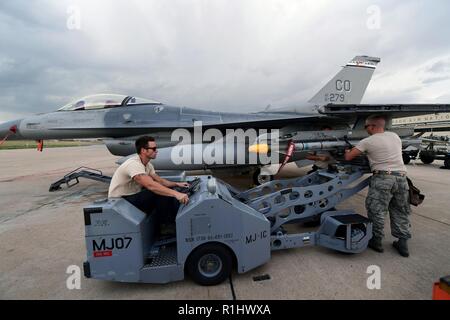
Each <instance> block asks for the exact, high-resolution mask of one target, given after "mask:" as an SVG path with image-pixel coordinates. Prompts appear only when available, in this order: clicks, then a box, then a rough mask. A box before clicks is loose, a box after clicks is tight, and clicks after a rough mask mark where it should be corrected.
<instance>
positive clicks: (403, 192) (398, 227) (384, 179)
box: [366, 174, 411, 239]
mask: <svg viewBox="0 0 450 320" xmlns="http://www.w3.org/2000/svg"><path fill="white" fill-rule="evenodd" d="M366 210H367V216H368V218H369V219H370V220H371V221H372V223H373V237H374V238H379V239H383V238H384V231H383V230H384V218H385V216H386V215H387V213H388V212H389V217H390V220H391V233H392V235H393V236H394V237H396V238H403V239H410V238H411V231H410V230H411V224H410V222H409V216H410V214H411V207H410V204H409V186H408V182H407V180H406V177H399V176H394V175H383V174H377V175H373V176H372V178H371V180H370V185H369V193H368V194H367V198H366Z"/></svg>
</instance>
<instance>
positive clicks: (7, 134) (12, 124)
mask: <svg viewBox="0 0 450 320" xmlns="http://www.w3.org/2000/svg"><path fill="white" fill-rule="evenodd" d="M20 121H22V120H21V119H20V120H13V121H8V122H4V123H2V124H0V141H3V139H5V138H6V139H11V140H12V139H14V140H18V139H20V138H22V137H21V135H20V133H19V125H20Z"/></svg>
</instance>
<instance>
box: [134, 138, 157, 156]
mask: <svg viewBox="0 0 450 320" xmlns="http://www.w3.org/2000/svg"><path fill="white" fill-rule="evenodd" d="M149 141H155V138H153V137H149V136H143V137H140V138H138V139H137V140H136V142H135V143H134V145H135V146H136V152H137V154H140V153H141V149H142V148H146V147H147V146H148V142H149Z"/></svg>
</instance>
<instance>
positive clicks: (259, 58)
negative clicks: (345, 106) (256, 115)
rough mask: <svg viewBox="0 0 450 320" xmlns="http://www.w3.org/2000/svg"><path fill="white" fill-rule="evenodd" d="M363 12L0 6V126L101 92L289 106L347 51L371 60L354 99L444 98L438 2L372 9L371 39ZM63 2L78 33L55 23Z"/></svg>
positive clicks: (272, 4)
mask: <svg viewBox="0 0 450 320" xmlns="http://www.w3.org/2000/svg"><path fill="white" fill-rule="evenodd" d="M373 4H374V3H373V1H370V0H367V1H356V0H354V1H346V2H345V3H337V2H335V1H331V0H320V1H296V0H291V1H289V0H283V1H281V0H280V1H278V0H267V1H260V0H249V1H237V0H227V1H225V0H211V1H209V0H208V1H204V0H192V1H181V0H173V1H163V0H154V1H140V0H134V1H123V0H117V1H104V0H97V1H87V0H79V1H76V0H70V1H69V0H64V1H44V0H42V1H25V0H22V1H2V2H1V3H0V41H1V43H2V50H1V51H0V97H2V98H1V99H0V122H1V121H2V120H7V119H6V118H9V117H13V116H14V115H15V114H17V115H20V114H27V113H36V112H48V111H52V110H56V109H57V108H58V107H60V106H62V105H64V104H65V103H67V102H69V101H71V100H73V99H75V98H77V97H80V96H84V95H88V94H93V93H104V92H117V93H123V94H130V95H136V96H142V97H148V98H153V99H155V100H160V101H162V102H165V103H171V104H176V105H185V106H191V107H199V108H207V109H210V110H229V111H251V110H252V111H254V110H258V109H259V110H260V109H264V108H265V106H266V105H267V104H271V105H273V106H290V105H298V104H300V103H303V102H305V101H307V100H308V99H309V98H310V97H312V96H313V95H314V93H315V92H316V91H317V90H319V89H320V88H321V87H322V86H323V85H324V84H325V83H326V82H327V81H328V80H329V79H330V78H331V77H332V76H334V74H335V73H337V72H338V70H339V68H340V66H342V65H344V64H345V63H346V62H347V61H348V60H349V59H351V58H353V57H354V56H355V55H358V54H368V55H374V56H380V57H381V58H382V63H381V64H380V66H379V69H378V70H377V71H376V75H375V77H374V80H373V81H372V83H371V85H370V86H369V89H368V92H367V95H366V97H365V100H364V102H424V101H423V100H427V101H432V100H433V99H434V97H438V96H443V95H445V94H446V93H445V92H440V91H438V90H442V88H441V87H439V88H436V89H435V90H436V92H433V91H430V90H433V89H432V87H433V86H434V84H436V83H441V82H442V83H445V82H446V81H448V80H449V79H448V78H446V76H447V75H448V71H449V70H448V68H449V64H448V62H449V60H448V55H449V47H450V28H449V22H448V21H447V20H448V17H449V16H450V5H449V4H448V2H447V1H445V0H436V1H433V2H425V1H414V2H411V1H405V0H404V1H396V2H395V3H393V2H392V1H389V0H380V1H377V3H375V4H376V5H378V6H379V8H380V9H381V28H380V29H375V30H370V29H368V28H367V26H366V23H367V20H368V18H369V17H370V15H369V14H368V13H367V8H368V7H369V6H371V5H373ZM72 5H75V6H77V7H78V8H79V9H80V12H81V29H80V30H69V29H68V28H67V26H66V24H67V19H68V18H69V13H68V11H67V10H68V8H69V7H70V6H72ZM446 59H447V60H446ZM427 68H428V69H427ZM418 71H420V72H418ZM421 83H422V84H423V85H426V87H427V90H424V88H423V87H421V86H420V84H421ZM425 102H426V101H425ZM1 117H3V118H4V119H2V118H1Z"/></svg>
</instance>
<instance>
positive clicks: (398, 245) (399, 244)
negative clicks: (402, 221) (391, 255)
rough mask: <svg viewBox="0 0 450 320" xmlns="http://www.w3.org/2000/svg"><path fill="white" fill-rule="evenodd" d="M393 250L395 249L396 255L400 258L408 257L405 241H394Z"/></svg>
mask: <svg viewBox="0 0 450 320" xmlns="http://www.w3.org/2000/svg"><path fill="white" fill-rule="evenodd" d="M392 245H393V246H394V248H395V249H397V251H398V253H400V255H401V256H402V257H409V251H408V244H407V243H406V239H398V241H394V243H393V244H392Z"/></svg>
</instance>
